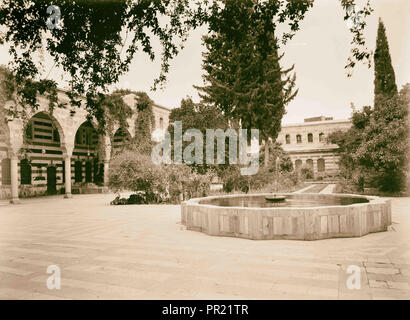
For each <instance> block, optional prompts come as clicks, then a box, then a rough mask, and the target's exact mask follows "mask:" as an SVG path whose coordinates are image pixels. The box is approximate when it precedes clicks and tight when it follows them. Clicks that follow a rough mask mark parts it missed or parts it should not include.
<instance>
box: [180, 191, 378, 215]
mask: <svg viewBox="0 0 410 320" xmlns="http://www.w3.org/2000/svg"><path fill="white" fill-rule="evenodd" d="M273 194H274V193H252V194H246V193H236V194H229V195H217V196H208V197H201V198H192V199H189V200H186V201H184V202H183V204H184V205H189V206H201V207H205V208H231V209H237V210H246V211H249V210H251V211H260V210H262V211H272V210H278V211H279V210H280V211H282V210H289V211H292V210H301V209H303V210H307V209H309V210H315V209H320V208H347V207H362V206H367V205H369V204H383V203H385V201H386V199H383V198H381V197H378V196H367V195H358V194H348V193H330V194H320V193H299V194H298V193H275V195H280V196H285V197H286V196H290V195H293V196H294V195H306V196H309V195H312V196H317V195H320V196H325V197H329V198H330V197H344V198H362V199H366V200H368V201H369V202H363V203H353V204H349V205H324V206H310V207H306V206H305V207H304V206H300V207H296V206H295V207H235V206H232V207H231V206H229V207H223V206H217V205H213V204H204V203H199V202H200V201H203V200H214V199H223V198H235V197H237V198H240V197H244V196H246V197H253V196H255V197H257V196H270V195H273ZM285 199H286V198H285Z"/></svg>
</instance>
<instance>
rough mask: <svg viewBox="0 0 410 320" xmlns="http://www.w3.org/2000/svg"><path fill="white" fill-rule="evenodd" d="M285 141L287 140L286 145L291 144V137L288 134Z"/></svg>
mask: <svg viewBox="0 0 410 320" xmlns="http://www.w3.org/2000/svg"><path fill="white" fill-rule="evenodd" d="M285 139H286V144H290V135H289V134H287V135H286V136H285Z"/></svg>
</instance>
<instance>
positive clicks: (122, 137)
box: [111, 127, 131, 155]
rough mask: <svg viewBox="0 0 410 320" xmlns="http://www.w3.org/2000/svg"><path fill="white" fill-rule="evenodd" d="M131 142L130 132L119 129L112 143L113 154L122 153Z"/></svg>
mask: <svg viewBox="0 0 410 320" xmlns="http://www.w3.org/2000/svg"><path fill="white" fill-rule="evenodd" d="M130 142H131V134H130V133H129V131H128V130H127V129H124V128H122V127H120V128H118V129H117V130H116V131H115V134H114V135H113V137H112V141H111V150H112V154H113V155H115V154H116V153H118V152H120V151H121V150H123V149H124V147H126V146H127V145H128V144H129V143H130Z"/></svg>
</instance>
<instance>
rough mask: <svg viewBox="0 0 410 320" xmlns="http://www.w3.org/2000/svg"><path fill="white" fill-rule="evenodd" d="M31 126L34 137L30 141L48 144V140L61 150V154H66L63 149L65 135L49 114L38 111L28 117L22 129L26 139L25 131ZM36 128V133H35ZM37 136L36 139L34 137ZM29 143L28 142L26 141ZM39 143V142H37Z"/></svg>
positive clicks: (57, 122)
mask: <svg viewBox="0 0 410 320" xmlns="http://www.w3.org/2000/svg"><path fill="white" fill-rule="evenodd" d="M30 126H31V129H32V132H31V134H32V135H34V136H33V137H31V139H29V140H31V141H35V140H43V142H44V143H48V142H47V140H50V141H51V143H52V144H56V145H57V144H58V146H59V147H60V148H62V150H63V152H66V148H65V144H66V141H65V133H64V130H63V127H62V126H61V124H60V122H59V121H58V120H57V119H56V118H55V117H54V116H53V115H52V114H50V113H48V112H45V111H40V112H37V113H35V114H33V115H32V116H31V117H30V120H29V121H28V122H27V124H26V125H25V127H24V128H23V130H24V134H25V135H26V138H27V133H28V132H27V131H28V130H29V128H30ZM36 128H37V132H36ZM35 136H37V137H35ZM28 142H30V141H28ZM38 142H40V141H38Z"/></svg>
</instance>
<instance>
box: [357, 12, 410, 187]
mask: <svg viewBox="0 0 410 320" xmlns="http://www.w3.org/2000/svg"><path fill="white" fill-rule="evenodd" d="M374 68H375V80H374V85H375V86H374V95H375V96H374V109H373V112H372V115H371V118H370V121H369V123H368V125H366V127H365V128H364V130H363V136H362V137H363V138H362V141H361V144H360V146H359V148H358V150H357V152H356V155H355V156H356V159H357V160H358V163H359V165H360V166H362V168H363V170H362V172H363V173H364V174H365V175H366V179H367V184H368V185H371V186H373V187H376V188H378V189H380V190H382V191H392V192H397V191H401V190H403V187H404V183H403V182H404V176H405V168H406V149H407V136H408V129H407V126H406V121H405V118H406V114H407V108H406V106H405V103H404V101H403V99H402V97H400V96H399V94H398V91H397V85H396V80H395V74H394V70H393V66H392V62H391V57H390V53H389V45H388V42H387V37H386V29H385V27H384V25H383V22H382V21H381V20H379V28H378V34H377V41H376V51H375V55H374Z"/></svg>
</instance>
